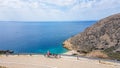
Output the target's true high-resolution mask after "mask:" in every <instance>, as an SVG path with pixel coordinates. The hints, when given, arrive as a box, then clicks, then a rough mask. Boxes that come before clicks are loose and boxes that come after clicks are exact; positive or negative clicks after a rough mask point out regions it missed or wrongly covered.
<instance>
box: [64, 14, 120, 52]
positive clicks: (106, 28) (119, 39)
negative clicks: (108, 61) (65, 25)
mask: <svg viewBox="0 0 120 68" xmlns="http://www.w3.org/2000/svg"><path fill="white" fill-rule="evenodd" d="M63 44H64V47H66V48H68V49H70V50H79V51H85V52H91V51H93V50H106V49H108V48H111V47H114V49H113V50H112V52H120V13H119V14H115V15H112V16H109V17H106V18H104V19H102V20H100V21H98V22H97V23H96V24H94V25H92V26H91V27H88V28H86V29H85V31H84V32H81V33H80V34H77V35H75V36H73V37H71V38H69V39H68V40H66V41H65V42H64V43H63Z"/></svg>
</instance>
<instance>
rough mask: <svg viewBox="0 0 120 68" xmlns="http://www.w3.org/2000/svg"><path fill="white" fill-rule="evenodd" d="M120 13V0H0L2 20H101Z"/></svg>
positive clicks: (0, 16) (0, 17)
mask: <svg viewBox="0 0 120 68" xmlns="http://www.w3.org/2000/svg"><path fill="white" fill-rule="evenodd" d="M116 13H120V0H0V21H81V20H82V21H83V20H99V19H102V18H104V17H107V16H109V15H112V14H116Z"/></svg>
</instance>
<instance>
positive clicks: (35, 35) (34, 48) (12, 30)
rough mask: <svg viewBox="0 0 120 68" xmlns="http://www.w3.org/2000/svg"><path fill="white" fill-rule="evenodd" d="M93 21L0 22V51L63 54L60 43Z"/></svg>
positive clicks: (63, 50) (63, 49)
mask: <svg viewBox="0 0 120 68" xmlns="http://www.w3.org/2000/svg"><path fill="white" fill-rule="evenodd" d="M94 23H95V21H79V22H0V50H9V49H10V50H14V51H15V52H16V53H46V52H47V50H50V51H51V52H52V53H64V52H66V51H67V50H66V49H65V48H63V46H62V42H63V41H64V40H66V39H68V38H69V37H71V36H73V35H75V34H77V33H79V32H81V31H83V30H84V29H85V28H86V27H88V26H91V25H92V24H94Z"/></svg>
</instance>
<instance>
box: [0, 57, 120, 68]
mask: <svg viewBox="0 0 120 68" xmlns="http://www.w3.org/2000/svg"><path fill="white" fill-rule="evenodd" d="M0 66H6V67H7V68H119V67H120V64H119V63H113V62H103V61H99V60H92V59H87V58H82V57H80V58H79V60H77V58H76V57H72V56H61V58H58V59H57V58H48V57H45V56H43V55H32V56H30V55H8V56H6V55H1V56H0Z"/></svg>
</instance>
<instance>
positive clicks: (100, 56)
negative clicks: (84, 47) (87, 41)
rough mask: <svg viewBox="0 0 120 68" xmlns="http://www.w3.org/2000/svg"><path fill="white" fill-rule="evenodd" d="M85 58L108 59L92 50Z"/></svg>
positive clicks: (103, 54)
mask: <svg viewBox="0 0 120 68" xmlns="http://www.w3.org/2000/svg"><path fill="white" fill-rule="evenodd" d="M86 56H87V57H96V58H104V59H105V58H108V56H107V55H106V54H105V53H103V52H102V51H100V50H94V51H92V52H90V53H88V54H87V55H86Z"/></svg>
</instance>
